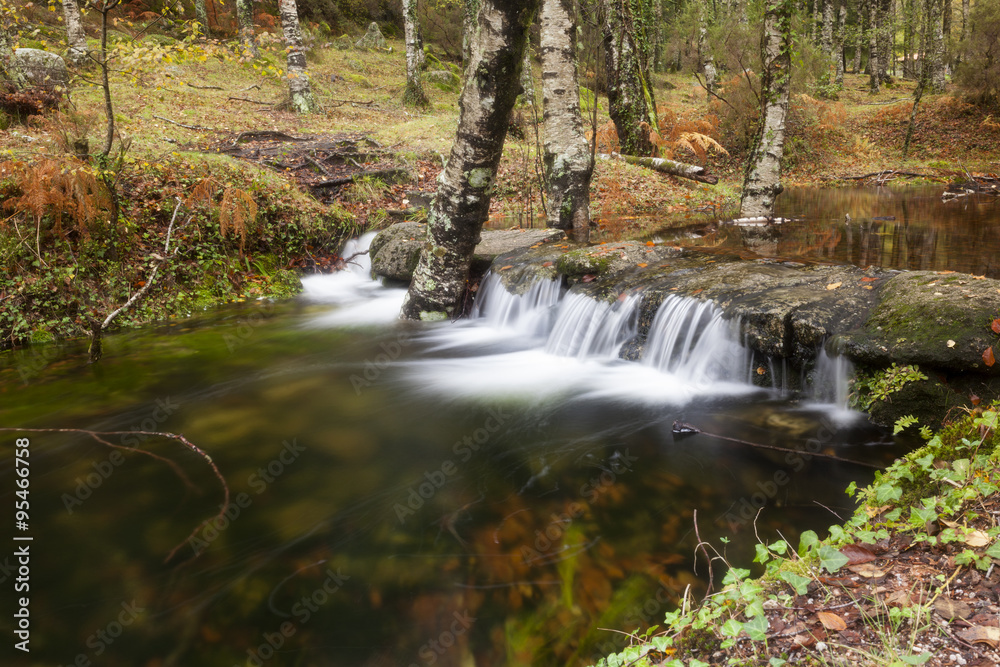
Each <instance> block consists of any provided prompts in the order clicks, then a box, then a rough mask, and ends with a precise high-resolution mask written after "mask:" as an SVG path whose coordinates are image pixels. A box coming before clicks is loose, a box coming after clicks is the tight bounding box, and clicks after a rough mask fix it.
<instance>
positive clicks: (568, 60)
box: [541, 0, 594, 243]
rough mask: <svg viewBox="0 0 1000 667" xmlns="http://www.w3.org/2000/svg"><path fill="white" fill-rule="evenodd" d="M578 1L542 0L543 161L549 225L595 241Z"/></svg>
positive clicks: (572, 235)
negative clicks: (582, 104)
mask: <svg viewBox="0 0 1000 667" xmlns="http://www.w3.org/2000/svg"><path fill="white" fill-rule="evenodd" d="M577 15H578V9H577V3H576V0H542V9H541V55H542V105H543V111H542V118H543V120H544V123H545V146H544V152H543V157H542V160H543V162H544V164H545V174H546V176H547V180H548V195H549V196H548V201H547V202H546V207H547V209H548V210H547V211H546V215H547V217H548V225H549V227H556V228H558V229H567V230H572V231H571V232H570V236H571V237H572V238H573V240H574V241H579V242H581V243H586V242H587V241H588V240H589V239H590V177H591V175H592V174H593V171H594V163H593V160H592V159H591V152H590V143H589V142H588V141H587V139H586V137H585V136H584V134H583V119H582V118H581V115H580V92H579V91H580V84H579V73H578V71H577V56H576V27H577Z"/></svg>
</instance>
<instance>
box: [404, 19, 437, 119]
mask: <svg viewBox="0 0 1000 667" xmlns="http://www.w3.org/2000/svg"><path fill="white" fill-rule="evenodd" d="M419 21H420V19H419V18H418V17H417V0H403V34H404V38H405V39H406V88H405V89H403V104H404V105H406V106H411V107H426V106H430V102H429V101H428V100H427V95H425V94H424V87H423V86H422V85H421V84H420V52H421V51H423V46H422V45H421V44H420V38H419V31H418V28H417V26H418V25H419Z"/></svg>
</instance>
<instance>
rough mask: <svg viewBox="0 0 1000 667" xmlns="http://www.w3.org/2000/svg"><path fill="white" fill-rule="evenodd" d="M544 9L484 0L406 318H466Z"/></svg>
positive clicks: (518, 1) (521, 0) (531, 3)
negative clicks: (478, 252) (533, 28)
mask: <svg viewBox="0 0 1000 667" xmlns="http://www.w3.org/2000/svg"><path fill="white" fill-rule="evenodd" d="M537 9H538V0H482V6H481V9H480V12H479V26H478V28H477V30H476V32H475V37H474V39H473V40H472V44H471V49H470V61H469V65H468V68H467V69H466V82H465V86H464V87H463V88H462V93H461V97H460V98H459V118H458V130H457V131H456V134H455V143H454V144H453V145H452V148H451V154H450V156H449V158H448V163H447V165H446V166H445V168H444V171H442V172H441V175H440V176H439V177H438V182H439V185H438V190H437V196H436V197H435V198H434V203H433V204H432V205H431V211H430V215H429V217H428V225H427V235H428V237H427V243H426V244H425V245H424V249H423V251H422V252H421V253H420V260H419V262H418V263H417V268H416V270H415V271H414V273H413V281H412V282H411V283H410V289H409V291H408V292H407V294H406V298H405V300H404V301H403V308H402V312H401V313H400V316H401V317H403V318H405V319H413V320H425V321H433V320H443V319H448V318H453V317H457V316H458V315H460V314H461V312H460V311H461V304H462V297H463V295H464V293H465V289H466V285H467V282H468V275H469V264H470V263H471V261H472V253H473V250H474V249H475V247H476V244H477V243H478V242H479V236H480V232H481V230H482V227H483V223H484V222H485V221H486V220H487V218H488V217H489V208H490V196H491V193H492V188H493V181H494V179H495V178H496V171H497V166H498V164H499V163H500V154H501V151H502V149H503V142H504V139H505V138H506V135H507V119H508V117H509V116H510V111H511V109H512V108H513V106H514V103H515V101H516V100H517V93H518V89H519V88H520V86H518V85H517V83H518V77H519V76H520V73H521V64H522V62H523V54H524V45H525V41H526V40H527V36H528V35H527V33H528V28H529V27H530V25H531V21H532V20H533V19H534V16H535V12H536V11H537Z"/></svg>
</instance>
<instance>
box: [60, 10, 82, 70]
mask: <svg viewBox="0 0 1000 667" xmlns="http://www.w3.org/2000/svg"><path fill="white" fill-rule="evenodd" d="M62 6H63V18H64V19H65V21H66V42H67V44H69V49H68V50H67V51H66V58H67V59H68V60H69V61H70V62H71V63H73V64H74V65H83V64H84V63H85V62H86V60H87V35H86V34H85V33H84V32H83V20H82V19H81V18H80V6H79V5H78V4H76V0H62Z"/></svg>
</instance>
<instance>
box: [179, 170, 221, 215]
mask: <svg viewBox="0 0 1000 667" xmlns="http://www.w3.org/2000/svg"><path fill="white" fill-rule="evenodd" d="M218 189H219V183H218V182H217V181H216V180H215V179H214V178H212V177H206V178H203V179H201V180H200V181H198V182H197V183H196V184H195V186H194V188H192V190H191V194H189V195H188V196H187V197H186V198H185V199H184V205H185V206H186V207H188V208H191V209H193V208H198V207H199V206H202V205H204V206H211V205H212V203H213V202H214V201H215V192H216V191H217V190H218Z"/></svg>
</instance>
